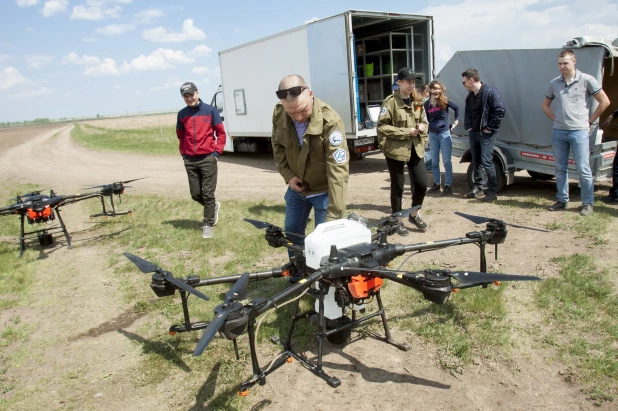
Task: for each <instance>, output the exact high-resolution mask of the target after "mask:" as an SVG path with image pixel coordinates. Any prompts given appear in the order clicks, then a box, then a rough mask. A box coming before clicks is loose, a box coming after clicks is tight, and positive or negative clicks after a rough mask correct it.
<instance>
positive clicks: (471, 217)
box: [455, 211, 550, 233]
mask: <svg viewBox="0 0 618 411" xmlns="http://www.w3.org/2000/svg"><path fill="white" fill-rule="evenodd" d="M455 214H457V215H458V216H460V217H463V218H467V219H468V220H470V221H472V222H473V223H474V224H483V223H486V222H488V221H489V220H491V218H489V217H481V216H478V215H472V214H466V213H461V212H459V211H455ZM503 222H504V224H506V225H509V226H511V227H515V228H523V229H526V230H534V231H540V232H542V233H549V232H550V230H543V229H541V228H534V227H526V226H523V225H517V224H511V223H507V222H506V221H503Z"/></svg>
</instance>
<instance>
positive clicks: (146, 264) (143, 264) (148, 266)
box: [122, 252, 161, 274]
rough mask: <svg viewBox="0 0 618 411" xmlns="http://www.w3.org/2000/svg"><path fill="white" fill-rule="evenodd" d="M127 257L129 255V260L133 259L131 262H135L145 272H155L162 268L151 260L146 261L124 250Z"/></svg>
mask: <svg viewBox="0 0 618 411" xmlns="http://www.w3.org/2000/svg"><path fill="white" fill-rule="evenodd" d="M122 254H123V255H124V256H125V257H127V258H128V259H129V260H131V262H132V263H133V264H135V265H136V266H137V268H139V269H140V271H141V272H142V273H144V274H148V273H154V272H155V271H157V270H161V269H160V268H159V267H157V266H156V265H155V264H153V263H151V262H150V261H146V260H144V259H143V258H139V257H138V256H136V255H133V254H131V253H127V252H124V253H122Z"/></svg>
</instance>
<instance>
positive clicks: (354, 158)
mask: <svg viewBox="0 0 618 411" xmlns="http://www.w3.org/2000/svg"><path fill="white" fill-rule="evenodd" d="M363 158H365V157H364V156H363V153H355V152H354V151H352V150H350V161H358V160H362V159H363Z"/></svg>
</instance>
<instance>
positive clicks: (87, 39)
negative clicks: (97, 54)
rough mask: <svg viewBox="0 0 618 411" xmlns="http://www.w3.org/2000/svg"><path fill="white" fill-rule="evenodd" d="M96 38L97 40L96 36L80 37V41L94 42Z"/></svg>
mask: <svg viewBox="0 0 618 411" xmlns="http://www.w3.org/2000/svg"><path fill="white" fill-rule="evenodd" d="M97 40H98V38H96V37H84V38H83V39H82V41H83V42H84V43H94V42H95V41H97Z"/></svg>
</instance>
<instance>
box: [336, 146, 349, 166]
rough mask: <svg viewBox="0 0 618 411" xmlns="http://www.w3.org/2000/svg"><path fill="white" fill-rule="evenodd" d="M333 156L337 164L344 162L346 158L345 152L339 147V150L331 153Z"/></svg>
mask: <svg viewBox="0 0 618 411" xmlns="http://www.w3.org/2000/svg"><path fill="white" fill-rule="evenodd" d="M333 158H334V159H335V161H336V162H337V164H341V163H345V161H346V159H347V158H348V156H347V153H346V151H345V150H344V149H342V148H340V149H339V150H337V151H335V152H334V153H333Z"/></svg>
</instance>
